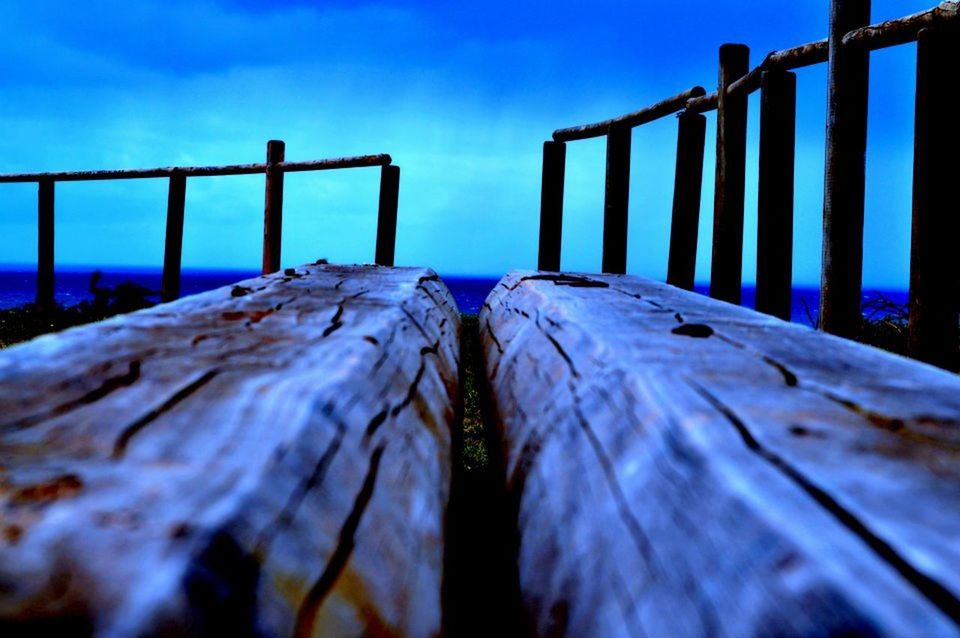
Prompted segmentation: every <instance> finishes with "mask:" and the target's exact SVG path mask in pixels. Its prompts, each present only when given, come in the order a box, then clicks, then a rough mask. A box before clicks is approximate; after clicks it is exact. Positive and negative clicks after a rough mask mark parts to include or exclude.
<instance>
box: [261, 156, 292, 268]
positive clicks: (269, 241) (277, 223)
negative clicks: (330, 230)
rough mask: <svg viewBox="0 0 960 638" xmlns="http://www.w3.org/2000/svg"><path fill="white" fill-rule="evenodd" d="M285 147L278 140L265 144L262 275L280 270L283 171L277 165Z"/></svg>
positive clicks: (281, 158)
mask: <svg viewBox="0 0 960 638" xmlns="http://www.w3.org/2000/svg"><path fill="white" fill-rule="evenodd" d="M285 153H286V145H285V144H284V143H283V142H282V141H280V140H270V141H269V142H267V169H266V175H267V178H266V186H265V196H264V199H265V203H264V207H263V271H262V272H263V274H264V275H269V274H270V273H274V272H277V271H278V270H280V248H281V246H282V245H283V171H281V170H279V169H278V168H277V165H278V164H279V163H280V162H282V161H283V160H284V154H285Z"/></svg>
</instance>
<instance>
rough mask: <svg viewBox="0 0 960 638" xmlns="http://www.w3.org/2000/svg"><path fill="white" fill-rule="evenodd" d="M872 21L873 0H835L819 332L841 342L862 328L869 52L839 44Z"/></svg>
mask: <svg viewBox="0 0 960 638" xmlns="http://www.w3.org/2000/svg"><path fill="white" fill-rule="evenodd" d="M869 22H870V0H831V2H830V60H829V64H828V71H827V141H826V145H827V156H826V179H825V186H824V196H823V265H822V273H821V278H820V329H821V330H824V331H826V332H829V333H831V334H836V335H840V336H842V337H855V336H857V335H858V334H859V333H860V329H861V324H862V316H861V314H860V301H861V300H860V294H861V288H862V283H863V207H864V189H865V185H866V154H867V94H868V89H869V80H870V53H869V52H868V51H854V50H847V49H845V48H844V47H843V46H842V44H841V40H842V39H843V36H844V35H846V34H847V32H849V31H851V30H852V29H856V28H857V27H861V26H863V25H865V24H868V23H869Z"/></svg>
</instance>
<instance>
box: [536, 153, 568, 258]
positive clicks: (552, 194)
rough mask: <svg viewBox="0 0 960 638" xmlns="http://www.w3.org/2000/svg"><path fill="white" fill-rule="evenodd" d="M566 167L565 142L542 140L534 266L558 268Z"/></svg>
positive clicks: (561, 237)
mask: <svg viewBox="0 0 960 638" xmlns="http://www.w3.org/2000/svg"><path fill="white" fill-rule="evenodd" d="M566 166H567V145H566V144H564V143H563V142H544V143H543V177H542V179H541V183H540V244H539V250H538V254H537V268H539V269H540V270H553V271H559V270H560V251H561V245H562V239H563V185H564V184H563V183H564V180H565V174H566Z"/></svg>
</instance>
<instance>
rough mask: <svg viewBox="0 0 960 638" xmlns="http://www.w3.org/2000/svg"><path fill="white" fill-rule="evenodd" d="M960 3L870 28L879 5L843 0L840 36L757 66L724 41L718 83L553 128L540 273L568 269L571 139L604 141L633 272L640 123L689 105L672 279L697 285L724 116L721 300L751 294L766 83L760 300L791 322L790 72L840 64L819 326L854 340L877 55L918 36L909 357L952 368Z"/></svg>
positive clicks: (620, 260) (835, 79) (612, 207)
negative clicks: (754, 106) (746, 242)
mask: <svg viewBox="0 0 960 638" xmlns="http://www.w3.org/2000/svg"><path fill="white" fill-rule="evenodd" d="M958 25H960V2H956V1H951V2H941V3H940V4H939V5H938V6H936V7H934V8H932V9H930V10H927V11H923V12H920V13H917V14H914V15H910V16H906V17H903V18H898V19H896V20H890V21H887V22H882V23H879V24H872V25H871V24H870V0H832V2H831V13H830V33H829V38H827V39H825V40H820V41H817V42H813V43H810V44H805V45H802V46H798V47H794V48H791V49H785V50H783V51H775V52H773V53H771V54H769V55H768V56H767V57H766V58H764V60H763V62H762V63H761V64H760V65H759V66H757V67H756V68H754V69H752V70H751V69H750V65H749V55H750V52H749V49H748V48H747V47H746V46H744V45H741V44H727V45H724V46H722V47H721V48H720V82H719V86H718V88H717V91H715V92H713V93H710V94H705V92H704V91H703V90H702V89H700V88H699V87H695V88H694V89H691V90H689V91H686V92H684V93H681V94H680V95H678V96H675V97H673V98H670V99H669V100H665V101H664V102H661V103H659V104H657V105H655V106H652V107H650V108H647V109H642V110H640V111H636V112H634V113H631V114H629V115H625V116H622V117H618V118H614V119H611V120H606V121H603V122H598V123H596V124H589V125H586V126H578V127H574V128H567V129H560V130H557V131H555V132H554V133H553V140H552V141H548V142H545V143H544V148H543V183H542V195H541V209H540V251H539V268H540V269H541V270H553V271H556V270H560V246H561V233H562V218H563V182H564V172H565V157H566V147H565V144H566V142H568V141H572V140H578V139H584V138H587V137H598V136H606V138H607V173H606V193H605V202H604V226H603V228H604V232H603V272H608V273H623V272H625V270H626V252H627V202H628V199H629V188H630V186H629V171H630V130H631V129H632V128H633V127H634V126H638V125H640V124H644V123H646V122H649V121H652V120H653V119H656V118H659V117H664V116H666V115H669V114H671V113H674V112H679V116H678V121H679V130H678V141H677V160H676V173H675V188H674V199H673V219H672V227H671V235H670V253H669V266H668V274H667V282H668V283H670V284H673V285H676V286H679V287H682V288H686V289H692V288H693V283H694V271H695V262H696V251H697V229H698V223H699V215H700V190H701V185H702V176H703V155H704V142H705V119H704V116H703V115H702V114H703V113H705V112H708V111H713V110H716V111H717V145H716V153H717V161H716V181H715V194H714V219H713V246H712V260H711V273H710V295H711V296H712V297H715V298H717V299H721V300H724V301H728V302H731V303H740V301H741V284H742V280H741V276H742V272H741V271H742V262H743V233H744V230H743V213H744V191H745V172H746V171H745V168H746V146H747V145H746V135H747V98H748V96H749V95H750V94H751V93H753V92H755V91H757V90H759V91H760V93H761V97H760V149H759V151H760V154H759V187H758V211H757V217H758V220H757V284H756V285H757V309H758V310H760V311H762V312H765V313H769V314H772V315H775V316H778V317H782V318H784V319H789V317H790V295H791V287H792V246H793V199H794V155H795V138H796V127H795V122H796V76H795V75H794V74H793V73H791V72H790V71H791V70H792V69H796V68H799V67H804V66H810V65H814V64H821V63H827V64H828V69H829V70H828V117H827V138H826V139H827V141H826V180H825V191H824V210H823V266H822V276H821V295H820V323H819V325H820V327H821V329H823V330H825V331H826V332H829V333H833V334H837V335H841V336H846V337H856V336H857V335H858V333H859V331H860V329H861V326H862V316H861V308H860V306H861V293H862V290H861V288H862V275H863V272H862V271H863V219H864V192H865V165H866V144H867V94H868V88H869V87H868V84H869V57H870V52H871V51H873V50H876V49H880V48H884V47H889V46H895V45H900V44H906V43H910V42H916V43H917V58H918V59H917V89H916V124H915V138H914V176H913V231H912V242H911V262H910V338H909V349H910V354H911V355H912V356H914V357H916V358H918V359H921V360H924V361H928V362H931V363H935V364H938V365H944V366H950V365H953V364H952V363H951V361H952V360H953V359H954V358H956V357H957V324H958V315H960V268H958V266H957V257H956V254H955V249H954V248H953V246H955V243H956V239H957V237H958V236H960V184H958V182H957V179H956V175H955V173H956V165H955V162H954V160H955V158H956V156H957V149H958V148H960V122H958V120H957V118H956V117H955V116H954V115H953V110H954V109H955V108H956V102H957V99H956V97H957V80H956V63H957V60H958V59H960V35H958V29H957V26H958Z"/></svg>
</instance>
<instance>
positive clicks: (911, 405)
mask: <svg viewBox="0 0 960 638" xmlns="http://www.w3.org/2000/svg"><path fill="white" fill-rule="evenodd" d="M480 330H481V338H482V340H483V350H484V355H485V359H486V371H487V376H488V379H489V384H490V396H491V401H492V404H493V406H492V411H493V416H494V419H495V421H496V424H497V428H498V431H499V435H500V439H501V441H500V443H501V445H502V447H503V450H504V454H505V472H506V476H505V480H506V486H507V489H508V491H509V493H510V494H511V496H512V498H513V499H514V502H515V503H516V504H517V510H516V521H517V525H518V538H519V554H518V569H519V579H520V589H521V596H522V598H523V604H524V608H525V611H526V614H527V616H528V618H529V620H530V624H531V627H532V630H533V633H534V634H535V635H538V636H647V637H654V636H663V637H671V638H676V637H682V636H770V635H777V636H827V635H856V636H957V635H960V603H958V600H960V377H958V376H956V375H953V374H950V373H947V372H943V371H941V370H938V369H935V368H933V367H930V366H927V365H924V364H919V363H916V362H914V361H910V360H908V359H904V358H900V357H896V356H893V355H890V354H887V353H883V352H880V351H878V350H874V349H872V348H867V347H865V346H861V345H858V344H855V343H852V342H849V341H846V340H842V339H839V338H836V337H831V336H828V335H824V334H822V333H817V332H814V331H813V330H810V329H808V328H804V327H801V326H798V325H795V324H788V323H785V322H782V321H780V320H778V319H774V318H771V317H769V316H765V315H761V314H758V313H755V312H753V311H751V310H747V309H744V308H740V307H736V306H733V305H729V304H726V303H722V302H718V301H714V300H711V299H708V298H706V297H703V296H699V295H695V294H693V293H688V292H685V291H682V290H679V289H677V288H673V287H670V286H666V285H664V284H660V283H654V282H651V281H647V280H644V279H639V278H636V277H628V276H617V275H582V276H581V275H558V274H551V273H536V272H514V273H512V274H510V275H508V276H507V277H505V278H504V279H503V280H502V281H501V283H500V284H499V286H498V287H497V288H496V289H495V290H494V293H493V294H492V295H491V296H490V298H489V299H488V301H487V305H486V306H485V307H484V309H483V311H482V313H481V317H480Z"/></svg>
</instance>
